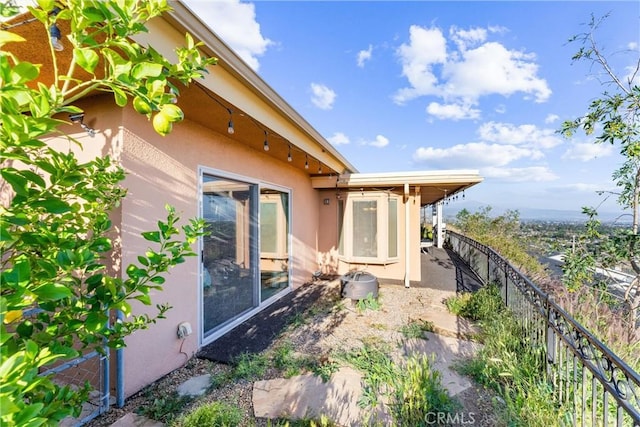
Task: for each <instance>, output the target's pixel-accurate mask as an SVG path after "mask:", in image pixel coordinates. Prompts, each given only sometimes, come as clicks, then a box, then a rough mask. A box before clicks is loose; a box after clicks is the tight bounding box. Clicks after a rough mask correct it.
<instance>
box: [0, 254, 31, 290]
mask: <svg viewBox="0 0 640 427" xmlns="http://www.w3.org/2000/svg"><path fill="white" fill-rule="evenodd" d="M0 277H2V283H3V284H7V283H12V284H16V285H18V286H22V285H24V284H25V283H27V282H29V280H31V266H30V265H29V261H28V260H26V259H22V260H19V261H16V262H15V264H14V265H13V268H8V269H6V270H5V271H3V272H2V276H0Z"/></svg>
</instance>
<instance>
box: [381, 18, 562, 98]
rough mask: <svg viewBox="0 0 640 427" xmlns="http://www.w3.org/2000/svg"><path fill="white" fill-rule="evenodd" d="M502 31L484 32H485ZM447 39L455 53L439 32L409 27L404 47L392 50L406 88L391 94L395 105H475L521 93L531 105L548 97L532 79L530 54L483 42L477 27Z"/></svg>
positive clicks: (534, 72)
mask: <svg viewBox="0 0 640 427" xmlns="http://www.w3.org/2000/svg"><path fill="white" fill-rule="evenodd" d="M504 31H505V30H504V29H502V28H490V29H489V32H490V33H498V32H504ZM450 36H451V39H452V41H453V42H454V44H455V46H456V49H448V48H447V40H446V39H445V37H444V35H443V33H442V30H440V29H439V28H424V27H420V26H417V25H412V26H411V27H410V28H409V42H408V43H403V44H401V45H400V47H399V48H398V49H397V54H398V56H399V58H400V62H401V65H402V75H403V76H405V77H406V78H407V80H408V83H409V86H408V87H405V88H401V89H399V90H398V91H397V92H396V93H395V95H394V101H395V102H396V103H398V104H402V103H404V102H406V101H409V100H412V99H415V98H418V97H421V96H437V97H440V98H442V99H443V100H444V101H445V103H446V104H458V105H477V104H478V102H479V99H480V98H481V97H483V96H487V95H495V94H498V95H503V96H505V97H508V96H511V95H513V94H515V93H523V94H524V95H525V97H526V98H533V99H534V100H535V101H536V102H544V101H546V100H547V99H548V98H549V96H551V89H549V86H548V85H547V82H546V80H544V79H542V78H540V77H538V65H537V63H536V62H535V59H536V57H535V55H534V54H531V53H526V52H524V51H519V50H509V49H507V48H506V47H505V46H504V45H502V44H500V43H497V42H495V41H487V38H488V34H487V30H486V29H483V28H472V29H470V30H461V29H458V28H455V27H453V28H452V29H451V31H450Z"/></svg>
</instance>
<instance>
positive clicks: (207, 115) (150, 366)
mask: <svg viewBox="0 0 640 427" xmlns="http://www.w3.org/2000/svg"><path fill="white" fill-rule="evenodd" d="M172 6H173V7H174V11H173V12H171V13H170V14H168V15H167V16H165V17H163V18H162V19H156V20H154V21H151V22H149V24H148V27H149V30H150V31H149V33H148V34H144V35H141V36H139V37H137V39H136V41H137V42H139V43H142V44H151V45H153V46H154V48H155V49H156V50H157V51H159V52H160V53H162V54H164V55H166V56H167V57H171V56H172V55H173V49H174V47H175V46H177V45H180V44H182V43H183V42H184V33H185V32H189V33H191V34H192V35H193V37H194V39H196V40H199V41H202V42H203V43H204V47H203V51H204V53H205V54H207V55H211V56H216V57H217V58H218V59H219V62H218V64H217V65H216V66H212V67H210V70H209V71H210V72H209V74H208V75H206V77H205V78H204V79H201V80H198V81H197V83H195V84H191V85H190V86H189V87H188V88H184V89H181V96H180V98H179V101H178V105H179V106H180V107H181V108H182V109H183V111H184V113H185V119H184V120H183V121H182V122H180V123H178V124H176V125H174V128H173V131H172V132H171V133H170V134H169V135H168V136H166V137H162V136H159V135H158V134H157V133H155V132H154V131H153V128H152V126H151V124H150V123H149V122H148V121H147V119H146V118H145V117H144V116H142V115H140V114H137V113H136V112H135V111H134V110H133V108H132V107H130V106H127V107H125V108H119V107H116V106H115V105H114V104H113V98H112V96H111V95H98V96H92V97H90V98H86V99H83V100H82V101H80V102H79V103H77V105H78V106H79V107H81V108H82V109H83V110H84V112H85V122H86V123H87V124H88V125H90V126H91V127H92V128H94V129H95V130H96V134H95V136H93V137H91V136H89V135H88V134H87V133H86V132H85V131H84V130H82V129H81V128H80V127H78V126H74V125H69V127H68V128H66V129H65V130H66V131H68V132H69V133H71V134H73V136H74V137H75V138H77V139H78V140H79V141H81V142H82V143H83V145H84V149H83V151H82V155H83V156H87V157H92V156H103V155H107V154H109V155H111V156H113V157H115V158H117V159H118V160H119V162H120V163H121V165H122V166H123V167H124V168H125V170H126V171H127V178H126V180H125V182H124V186H125V187H126V188H127V189H128V196H127V197H126V198H125V200H124V201H123V203H122V205H121V207H120V208H119V210H118V211H117V212H115V213H114V214H113V218H114V225H115V230H116V231H117V235H116V236H115V237H116V241H117V243H118V250H117V252H116V254H115V255H116V259H117V262H116V267H117V266H126V265H129V264H130V263H134V262H136V257H137V255H138V254H140V253H143V252H144V251H146V250H147V248H148V242H147V241H145V240H143V239H142V238H141V236H140V232H142V231H146V230H150V229H154V227H155V223H156V221H157V220H158V219H159V218H162V217H163V216H164V215H165V210H164V207H165V205H166V204H170V205H172V206H174V207H175V208H176V210H177V211H178V212H180V213H181V216H182V217H183V218H190V217H196V216H198V217H202V218H204V219H205V220H206V222H207V226H208V228H209V231H210V232H211V234H210V235H209V236H208V237H205V238H203V239H202V240H201V241H200V242H199V244H198V248H197V250H198V252H199V253H200V255H201V256H200V257H192V258H190V259H188V260H187V261H186V262H185V263H183V264H181V265H179V266H178V267H176V268H175V269H174V270H172V271H171V272H170V274H168V275H167V277H166V279H167V281H166V284H165V285H164V290H163V291H162V292H157V293H156V294H154V295H152V299H153V301H154V303H164V302H166V303H169V304H170V305H171V306H172V307H173V308H172V309H171V310H170V311H169V312H168V313H167V316H166V317H167V318H166V319H164V320H162V321H160V322H158V323H157V324H154V325H152V326H151V327H150V328H149V329H148V330H143V331H138V332H136V333H134V334H133V335H131V336H130V337H128V339H127V341H126V343H127V346H126V348H125V349H124V350H123V351H122V352H121V353H120V354H119V356H118V357H120V358H121V362H122V363H120V364H119V365H116V364H113V366H114V369H120V370H121V372H120V373H119V375H117V377H118V378H121V379H123V380H124V383H123V384H120V387H121V391H120V393H121V394H123V395H124V397H126V396H130V395H132V394H133V393H135V392H137V391H139V390H140V389H142V388H143V387H144V386H146V385H148V384H150V383H151V382H153V381H155V380H157V379H158V378H160V377H162V376H163V375H165V374H167V373H168V372H171V371H173V370H175V369H176V368H178V367H180V366H182V365H183V364H184V363H185V361H186V360H185V359H188V358H190V357H192V356H193V355H194V354H196V352H197V351H198V350H199V349H200V348H201V347H203V346H205V345H207V344H209V343H211V342H213V341H215V340H216V339H217V338H219V337H220V336H222V335H223V334H224V333H226V332H227V331H229V330H230V329H232V328H233V327H234V326H236V325H238V324H240V323H241V322H243V321H245V320H246V319H248V318H249V317H251V316H253V315H255V314H256V313H258V312H259V311H261V310H263V309H264V308H265V307H267V306H268V305H269V304H271V303H273V302H274V301H276V300H278V299H279V298H281V297H282V296H284V295H286V294H287V293H288V292H291V291H292V290H293V289H296V288H297V287H300V286H301V285H303V284H304V283H306V282H308V281H309V280H310V279H311V278H312V276H313V274H314V273H315V272H317V271H321V272H322V273H326V274H336V275H340V274H344V273H346V272H348V271H351V270H353V269H358V270H367V271H368V272H370V273H372V274H374V275H376V276H377V277H378V278H379V279H380V281H389V282H396V283H399V284H404V285H405V286H411V283H412V282H417V281H420V279H421V271H420V208H421V207H422V206H425V205H433V206H435V209H434V211H435V212H436V213H438V215H436V218H441V214H442V209H441V208H442V200H443V199H444V198H445V196H447V195H453V194H455V193H457V192H461V191H463V190H464V189H465V188H468V187H470V186H472V185H475V184H477V183H479V182H481V180H482V178H481V177H480V176H479V175H478V173H477V171H469V170H451V171H409V172H398V173H379V174H376V173H366V174H364V173H358V171H357V170H356V168H355V167H354V166H353V165H352V164H351V163H350V162H349V160H348V159H346V158H344V157H343V155H342V154H340V152H338V151H337V150H336V149H335V148H334V147H333V146H332V145H331V144H330V143H329V142H328V141H327V140H326V139H325V138H323V137H322V135H320V134H319V133H318V132H317V131H316V130H315V129H314V128H313V127H312V126H311V125H310V124H309V123H308V122H307V121H306V120H305V119H304V118H303V117H302V116H301V115H300V114H299V113H298V112H296V111H295V110H294V109H293V108H292V107H291V106H290V105H288V104H287V102H286V101H285V100H284V99H282V98H281V97H280V96H279V95H278V94H277V93H276V92H275V91H274V90H273V89H272V88H270V87H269V85H268V84H267V83H266V82H265V81H263V80H262V78H261V77H260V76H259V75H258V74H256V72H254V71H253V70H252V69H251V68H250V67H249V66H248V65H247V64H246V63H244V62H243V61H242V60H241V59H240V58H239V57H238V56H237V55H236V54H235V53H234V52H233V51H232V50H231V49H230V48H229V47H228V46H227V45H226V44H225V43H224V42H223V41H221V40H220V39H219V38H218V37H217V36H216V35H215V34H214V33H213V32H212V31H211V30H210V29H209V28H208V27H207V26H206V25H205V23H203V22H201V21H200V20H199V19H198V17H197V16H195V15H194V14H193V13H192V12H191V11H190V10H189V9H188V8H187V7H186V6H185V5H183V4H182V3H181V2H178V1H176V2H172ZM231 125H232V126H231ZM231 129H232V131H233V132H232V133H231V132H230V131H231ZM51 143H52V144H55V143H56V141H55V140H54V139H52V140H51ZM267 148H268V150H266V149H267ZM438 224H440V222H439V223H438ZM440 229H441V227H439V226H438V227H436V230H440ZM437 235H438V233H436V236H437ZM441 243H442V241H441V238H440V240H439V241H436V244H439V245H441ZM135 309H136V310H138V312H142V311H144V310H146V309H147V308H146V307H145V306H142V305H139V306H137V307H135ZM179 325H182V328H183V329H182V331H183V332H186V333H187V334H186V335H185V336H183V337H182V338H180V337H178V333H177V331H178V329H179ZM186 325H188V326H186ZM189 330H190V332H191V333H188V332H189ZM116 366H118V367H117V368H115V367H116ZM113 377H116V375H115V374H113Z"/></svg>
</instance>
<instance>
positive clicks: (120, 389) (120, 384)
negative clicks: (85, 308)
mask: <svg viewBox="0 0 640 427" xmlns="http://www.w3.org/2000/svg"><path fill="white" fill-rule="evenodd" d="M116 317H117V319H118V321H123V320H124V313H122V311H120V310H118V311H117V312H116ZM116 405H117V406H118V408H122V407H123V406H124V348H119V349H117V350H116Z"/></svg>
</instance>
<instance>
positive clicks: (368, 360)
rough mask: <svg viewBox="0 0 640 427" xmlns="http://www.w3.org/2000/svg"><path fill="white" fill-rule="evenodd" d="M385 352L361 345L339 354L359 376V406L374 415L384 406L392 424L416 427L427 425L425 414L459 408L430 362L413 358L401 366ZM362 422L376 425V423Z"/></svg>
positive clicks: (376, 346)
mask: <svg viewBox="0 0 640 427" xmlns="http://www.w3.org/2000/svg"><path fill="white" fill-rule="evenodd" d="M389 351H390V347H389V346H388V344H381V343H371V342H365V343H364V345H363V346H362V347H359V348H354V349H351V350H349V351H344V352H341V353H339V355H338V356H339V357H340V358H341V359H342V360H344V361H345V362H347V363H349V364H350V365H352V366H353V367H354V368H356V369H358V370H359V371H361V372H362V373H363V385H364V387H363V393H362V397H361V399H360V401H359V402H358V404H359V406H360V407H362V408H368V409H370V413H371V414H375V412H376V410H377V409H379V408H380V407H381V405H386V406H388V408H389V409H390V411H389V412H390V415H391V416H392V417H393V425H397V426H416V427H420V426H426V425H430V424H428V421H429V419H428V417H427V414H429V413H440V414H447V413H452V412H453V411H454V410H455V409H457V408H459V406H460V405H459V404H458V402H457V401H456V400H455V399H453V398H452V397H450V396H449V394H448V393H447V391H446V389H445V388H444V386H443V385H442V379H441V376H440V372H438V371H437V370H436V369H434V368H433V367H432V366H431V364H432V360H431V359H429V358H428V357H426V356H424V355H413V356H411V357H410V358H409V359H408V360H407V362H406V364H404V365H402V366H401V365H398V364H397V363H396V362H395V361H394V360H393V359H392V358H391V356H390V355H389ZM372 418H375V415H372ZM364 421H365V422H366V423H367V424H368V425H371V424H372V422H373V424H374V425H376V424H375V422H376V421H378V420H375V419H368V420H364Z"/></svg>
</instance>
